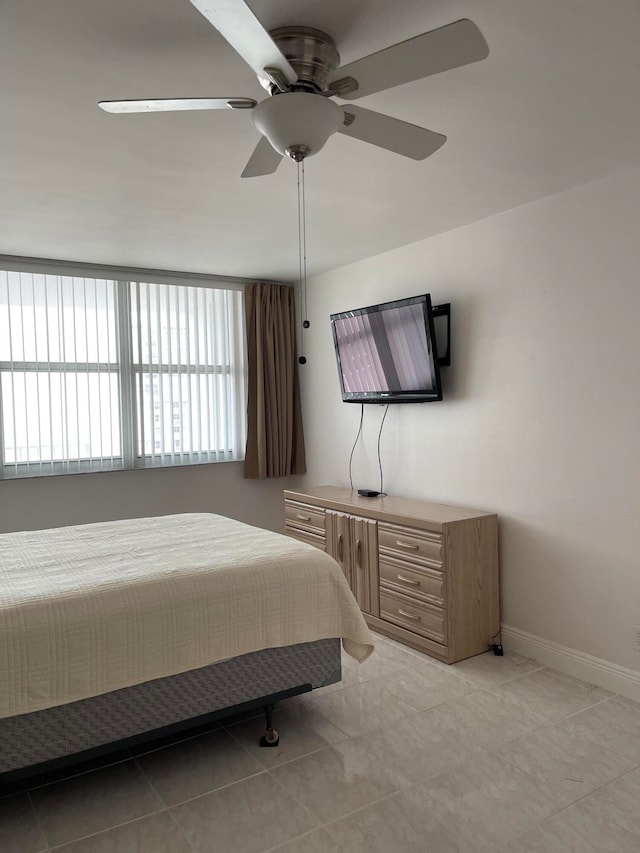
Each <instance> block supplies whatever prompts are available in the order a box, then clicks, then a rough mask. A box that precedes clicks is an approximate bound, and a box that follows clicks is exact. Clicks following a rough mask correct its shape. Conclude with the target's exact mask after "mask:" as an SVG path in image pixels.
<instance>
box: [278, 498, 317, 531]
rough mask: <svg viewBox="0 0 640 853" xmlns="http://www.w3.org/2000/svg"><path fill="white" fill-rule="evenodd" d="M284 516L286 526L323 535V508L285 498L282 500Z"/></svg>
mask: <svg viewBox="0 0 640 853" xmlns="http://www.w3.org/2000/svg"><path fill="white" fill-rule="evenodd" d="M284 518H285V524H286V525H287V526H288V527H297V528H300V529H302V530H308V531H310V532H312V533H319V534H321V535H322V536H324V535H325V515H324V510H323V509H318V507H315V506H309V505H307V504H303V503H298V502H297V501H289V500H287V501H285V502H284Z"/></svg>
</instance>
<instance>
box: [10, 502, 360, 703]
mask: <svg viewBox="0 0 640 853" xmlns="http://www.w3.org/2000/svg"><path fill="white" fill-rule="evenodd" d="M330 637H339V638H342V643H343V647H344V649H345V651H346V652H347V653H348V654H350V655H352V656H353V657H355V658H356V659H357V660H364V659H365V658H366V657H367V656H368V655H369V654H370V653H371V651H372V650H373V643H372V639H371V635H370V634H369V630H368V628H367V626H366V623H365V621H364V619H363V617H362V614H361V612H360V609H359V607H358V605H357V602H356V601H355V599H354V597H353V595H352V593H351V591H350V589H349V587H348V584H347V582H346V580H345V578H344V575H343V574H342V571H341V570H340V567H339V566H338V564H337V563H336V562H335V561H334V560H333V559H332V558H331V557H329V556H328V555H327V554H325V553H323V552H321V551H319V550H318V549H317V548H314V547H313V546H311V545H306V544H304V543H302V542H299V541H297V540H294V539H291V538H289V537H286V536H283V535H280V534H277V533H272V532H269V531H265V530H260V529H258V528H255V527H251V526H249V525H246V524H242V523H241V522H238V521H234V520H231V519H228V518H224V517H223V516H218V515H212V514H208V513H194V514H185V515H171V516H162V517H158V518H144V519H132V520H126V521H115V522H105V523H100V524H87V525H80V526H75V527H64V528H56V529H53V530H40V531H30V532H20V533H6V534H3V535H1V536H0V719H1V718H4V717H12V716H17V715H19V714H26V713H31V712H34V711H38V710H43V709H45V708H52V707H56V706H58V705H63V704H66V703H69V702H74V701H78V700H81V699H86V698H89V697H91V696H99V695H101V694H103V693H108V692H110V691H113V690H119V689H122V688H124V687H129V686H131V685H134V684H141V683H143V682H146V681H150V680H153V679H157V678H163V677H165V676H169V675H175V674H178V673H181V672H187V671H189V670H193V669H198V668H199V667H203V666H207V665H209V664H212V663H215V662H217V661H222V660H226V659H228V658H233V657H237V656H239V655H244V654H248V653H250V652H255V651H259V650H261V649H267V648H277V647H282V646H289V645H295V644H298V643H307V642H313V641H315V640H321V639H327V638H330Z"/></svg>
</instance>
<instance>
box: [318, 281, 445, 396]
mask: <svg viewBox="0 0 640 853" xmlns="http://www.w3.org/2000/svg"><path fill="white" fill-rule="evenodd" d="M331 328H332V330H333V341H334V345H335V349H336V356H337V359H338V372H339V374H340V384H341V387H342V399H343V400H344V401H345V402H346V403H426V402H430V401H433V400H442V385H441V383H440V370H439V365H438V354H437V350H436V342H435V341H436V339H435V333H434V327H433V313H432V307H431V297H430V296H429V294H428V293H427V294H424V295H423V296H413V297H411V298H409V299H398V300H396V301H395V302H385V303H383V304H381V305H372V306H370V307H368V308H358V309H356V310H355V311H344V312H342V313H340V314H332V315H331Z"/></svg>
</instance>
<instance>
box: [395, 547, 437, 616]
mask: <svg viewBox="0 0 640 853" xmlns="http://www.w3.org/2000/svg"><path fill="white" fill-rule="evenodd" d="M379 571H380V586H381V587H384V588H385V589H390V590H391V591H392V592H399V593H402V594H403V595H408V596H410V597H411V598H416V599H418V600H419V601H426V602H427V604H434V605H435V606H436V607H444V606H445V587H446V578H445V574H444V572H438V571H436V570H435V569H427V568H418V567H417V566H416V567H413V566H409V565H407V563H406V562H405V561H404V560H395V559H394V558H393V557H386V556H381V557H380V562H379Z"/></svg>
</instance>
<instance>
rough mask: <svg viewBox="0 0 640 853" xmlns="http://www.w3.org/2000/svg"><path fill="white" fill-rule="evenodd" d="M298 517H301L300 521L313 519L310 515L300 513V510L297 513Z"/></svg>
mask: <svg viewBox="0 0 640 853" xmlns="http://www.w3.org/2000/svg"><path fill="white" fill-rule="evenodd" d="M296 518H299V519H300V521H311V516H310V515H302V513H300V512H297V513H296Z"/></svg>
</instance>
